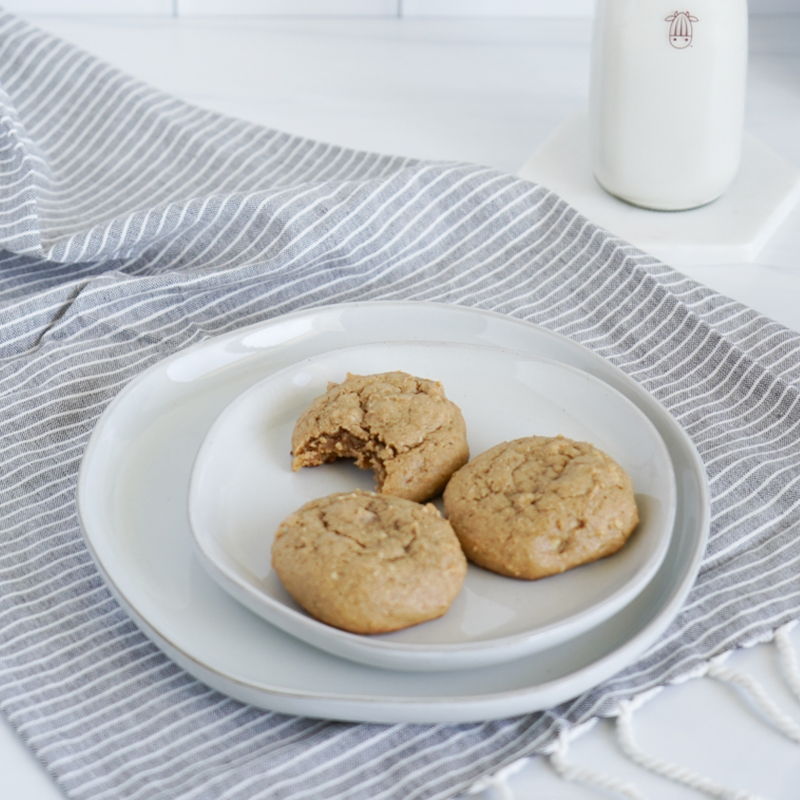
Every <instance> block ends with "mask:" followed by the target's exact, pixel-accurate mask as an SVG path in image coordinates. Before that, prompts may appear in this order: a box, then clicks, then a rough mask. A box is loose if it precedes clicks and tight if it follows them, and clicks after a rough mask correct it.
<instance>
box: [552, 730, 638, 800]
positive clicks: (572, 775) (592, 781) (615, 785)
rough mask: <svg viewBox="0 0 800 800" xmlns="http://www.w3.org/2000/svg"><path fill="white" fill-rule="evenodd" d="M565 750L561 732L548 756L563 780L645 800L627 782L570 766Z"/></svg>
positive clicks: (566, 745)
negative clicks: (555, 745)
mask: <svg viewBox="0 0 800 800" xmlns="http://www.w3.org/2000/svg"><path fill="white" fill-rule="evenodd" d="M567 750H568V744H567V738H566V736H564V734H563V732H562V735H561V736H559V738H558V745H557V747H556V749H555V750H554V751H553V753H551V754H550V763H551V765H552V766H553V769H554V770H555V771H556V772H557V773H558V774H559V775H560V776H561V777H562V778H564V780H567V781H575V782H577V783H585V784H587V785H588V786H594V787H596V788H599V789H605V790H607V791H610V792H616V793H617V794H619V795H622V796H623V797H627V798H629V800H647V798H646V797H645V795H644V794H642V792H640V791H639V789H637V788H636V786H634V785H633V784H632V783H629V782H628V781H624V780H621V779H620V778H615V777H613V776H611V775H605V774H603V773H602V772H595V771H594V770H590V769H586V768H585V767H578V766H575V765H574V764H570V763H569V762H568V761H567Z"/></svg>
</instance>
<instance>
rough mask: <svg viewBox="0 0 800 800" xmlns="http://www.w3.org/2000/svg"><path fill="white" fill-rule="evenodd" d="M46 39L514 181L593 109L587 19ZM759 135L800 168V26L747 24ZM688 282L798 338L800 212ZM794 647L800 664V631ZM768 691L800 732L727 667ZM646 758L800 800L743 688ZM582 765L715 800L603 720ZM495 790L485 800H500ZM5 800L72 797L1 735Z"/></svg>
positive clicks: (644, 726)
mask: <svg viewBox="0 0 800 800" xmlns="http://www.w3.org/2000/svg"><path fill="white" fill-rule="evenodd" d="M32 21H34V22H35V23H36V24H38V25H40V26H41V27H43V28H45V29H46V30H49V31H51V32H53V33H55V34H57V35H59V36H61V37H63V38H65V39H67V40H69V41H72V42H74V43H75V44H77V45H79V46H81V47H83V48H85V49H86V50H88V51H90V52H93V53H95V54H97V55H99V56H101V57H102V58H104V59H106V60H107V61H109V62H111V63H113V64H116V65H117V66H119V67H120V68H122V69H123V70H125V71H127V72H129V73H131V74H133V75H135V76H137V77H139V78H142V79H143V80H145V81H148V82H149V83H151V84H153V85H155V86H157V87H159V88H161V89H164V90H165V91H167V92H170V93H172V94H174V95H177V96H179V97H182V98H183V99H185V100H187V101H189V102H192V103H195V104H199V105H202V106H205V107H208V108H213V109H216V110H218V111H221V112H223V113H226V114H231V115H235V116H239V117H243V118H246V119H250V120H253V121H256V122H260V123H264V124H266V125H270V126H273V127H277V128H280V129H283V130H287V131H291V132H293V133H299V134H303V135H306V136H310V137H314V138H316V139H322V140H326V141H331V142H334V143H337V144H342V145H347V146H351V147H357V148H363V149H367V150H373V151H381V152H389V153H397V154H403V155H410V156H419V157H423V158H434V159H458V160H468V161H473V162H477V163H481V164H487V165H490V166H493V167H496V168H498V169H501V170H505V171H507V172H516V171H517V170H518V169H519V168H520V167H521V165H522V164H523V163H524V162H525V160H526V159H527V158H528V157H529V156H530V155H531V153H533V152H534V151H535V149H536V148H537V147H538V146H539V145H540V144H541V143H542V142H543V141H544V140H545V138H546V137H547V136H548V135H549V134H550V133H551V132H552V130H553V129H554V128H555V127H556V126H557V125H558V124H559V123H560V122H561V121H562V120H563V119H564V118H565V117H566V116H567V115H568V114H570V113H571V112H573V111H575V110H579V109H581V108H583V107H585V105H586V102H587V90H588V69H589V42H590V29H591V22H590V21H589V20H585V19H571V20H567V19H563V20H552V19H550V20H548V19H520V20H513V19H511V20H510V19H505V20H491V19H471V20H470V19H449V20H436V19H404V20H400V19H253V18H249V19H247V18H239V19H236V18H227V19H225V18H217V19H214V18H205V19H204V18H194V19H192V18H182V19H169V18H163V17H162V18H146V17H138V18H113V17H105V18H102V17H83V18H75V17H73V18H69V17H60V18H59V17H37V18H34V19H32ZM748 91H749V95H748V103H747V122H746V127H747V128H748V130H749V131H750V132H751V133H753V134H755V135H756V136H758V137H759V138H761V139H762V141H764V142H766V143H767V144H768V145H770V146H771V147H772V148H773V149H775V150H776V151H778V152H779V153H781V154H783V155H784V156H785V157H786V158H787V159H789V160H790V161H791V162H793V163H794V164H795V165H798V166H800V15H795V16H791V17H786V16H784V17H759V18H756V19H754V20H753V24H752V27H751V65H750V82H749V90H748ZM683 270H684V272H686V273H688V274H690V275H691V276H692V277H694V278H696V279H697V280H699V281H702V282H704V283H706V284H708V285H709V286H711V287H713V288H714V289H716V290H718V291H720V292H723V293H725V294H727V295H729V296H731V297H734V298H736V299H738V300H741V301H742V302H745V303H747V304H749V305H750V306H752V307H754V308H756V309H758V310H759V311H761V312H763V313H765V314H767V315H769V316H771V317H773V318H774V319H776V320H778V321H780V322H782V323H783V324H785V325H787V326H789V327H791V328H793V329H795V330H800V300H799V298H800V207H798V208H797V209H795V211H794V212H793V214H792V215H791V216H790V218H789V219H788V220H787V222H786V223H785V224H784V225H783V226H782V228H781V229H780V230H779V231H778V233H777V234H776V235H775V236H774V238H773V239H772V240H771V241H770V242H769V243H768V244H767V246H766V247H765V248H764V250H763V251H762V252H761V253H760V254H759V256H758V258H757V261H756V263H753V264H746V265H736V266H733V265H719V266H689V267H683ZM792 639H793V641H794V644H795V645H796V647H797V651H798V653H800V628H798V629H797V630H796V631H795V632H794V633H793V634H792ZM727 664H728V665H729V666H733V667H735V668H737V669H741V670H743V671H745V672H747V673H749V674H750V675H752V676H753V677H755V678H757V679H758V680H759V681H761V683H762V684H763V686H764V687H765V688H766V689H767V690H768V691H769V692H770V693H771V694H772V696H773V698H774V699H775V700H776V701H777V702H778V704H779V705H780V706H781V708H782V709H783V710H784V711H785V712H786V713H787V714H789V715H790V716H792V717H793V718H794V719H795V720H797V721H798V722H800V701H798V700H796V699H794V698H793V697H792V696H791V695H790V693H789V691H788V688H787V685H786V682H785V681H784V680H783V678H782V677H781V674H780V671H779V669H778V659H777V652H776V649H775V648H774V646H773V645H770V644H762V645H758V646H756V647H753V648H750V649H748V650H743V651H740V652H737V653H734V654H733V656H732V657H731V658H730V659H729V661H728V662H727ZM634 725H635V730H636V734H637V738H638V741H639V743H640V745H641V746H642V747H644V748H645V749H646V750H648V751H649V752H651V753H653V754H657V755H659V756H660V757H662V758H666V759H669V760H672V761H674V762H676V763H680V764H682V765H684V766H686V767H690V768H691V769H693V770H695V771H699V772H702V773H704V774H706V775H707V776H709V777H711V778H713V779H714V780H715V781H717V782H719V783H723V784H725V785H726V786H729V787H731V788H736V789H748V790H750V791H752V792H757V793H758V794H759V795H760V796H761V797H763V798H768V799H769V800H796V799H797V798H798V797H799V796H800V789H799V788H798V787H799V786H800V745H798V744H796V743H794V742H792V741H790V740H789V739H788V738H786V737H785V736H784V735H783V734H780V733H778V732H777V731H776V730H775V729H774V728H773V727H772V726H771V724H770V723H769V722H767V721H766V720H765V719H764V718H763V717H761V716H760V715H759V712H758V711H757V710H755V708H754V707H753V705H752V704H751V703H749V702H748V701H747V699H746V698H745V697H744V696H743V695H742V694H741V693H739V692H738V691H737V690H735V689H734V688H733V687H731V686H730V685H726V684H721V683H719V682H717V681H714V680H711V679H708V678H703V679H699V680H694V681H690V682H688V683H685V684H682V685H681V686H677V687H670V688H668V689H666V690H664V691H662V692H661V693H660V694H658V695H657V696H656V697H654V698H653V699H651V700H650V701H649V702H648V703H647V704H645V705H644V706H643V707H642V708H641V709H639V710H638V711H637V712H636V715H635V718H634ZM569 758H570V760H571V761H572V762H573V763H574V764H576V765H580V766H584V767H587V768H590V769H594V770H601V771H603V772H605V773H608V774H612V775H616V776H618V777H622V778H626V779H628V780H630V781H632V782H634V783H636V785H638V786H639V788H640V789H641V790H642V791H643V792H644V793H645V794H646V796H647V797H649V798H652V799H653V800H691V798H698V797H701V795H699V794H698V793H697V792H696V791H694V790H690V789H686V788H684V787H681V786H678V785H676V784H674V783H671V782H669V781H667V780H665V779H663V778H660V777H657V776H653V775H652V774H650V773H648V772H646V771H644V770H643V769H641V768H640V767H637V766H636V765H634V764H631V762H629V761H628V760H627V759H626V758H625V757H624V756H623V755H622V754H621V751H620V748H619V746H618V744H617V742H616V739H615V734H614V727H613V723H611V722H608V721H602V722H600V723H598V724H597V725H596V726H595V727H594V728H593V729H592V730H591V731H589V732H588V733H586V734H585V735H583V736H582V737H581V738H580V739H578V740H577V741H575V742H574V743H573V745H572V747H571V749H570V754H569ZM508 785H509V787H510V789H511V790H512V792H513V795H514V796H515V797H517V798H519V800H523V799H524V800H591V798H599V797H601V796H605V797H610V796H613V795H609V794H602V795H601V794H599V793H598V791H597V790H596V789H592V788H587V787H585V786H582V785H580V784H575V783H568V782H566V781H564V780H562V779H561V778H559V777H558V776H557V775H556V774H555V772H554V771H553V769H552V767H551V766H550V765H549V763H548V762H547V761H546V760H544V759H534V760H533V761H531V762H529V763H528V764H527V765H526V766H524V767H523V768H522V769H521V770H520V771H519V772H517V773H516V774H514V775H513V776H512V777H511V778H510V779H509V781H508ZM498 796H499V793H498V791H497V790H494V789H489V790H486V791H484V792H481V793H480V794H478V795H474V797H476V798H477V800H492V799H493V798H495V797H498ZM0 797H2V798H9V800H16V799H17V798H25V800H59V799H60V798H62V797H63V796H62V794H61V792H60V790H59V789H58V788H57V787H56V785H55V784H54V783H53V782H52V781H51V780H50V778H49V776H48V775H47V774H46V772H45V771H44V770H43V769H42V767H41V765H40V764H39V763H38V762H37V761H36V759H35V758H34V756H33V755H32V754H31V753H30V752H29V751H28V750H27V748H26V747H25V746H24V745H23V744H22V742H21V741H19V740H18V739H17V737H16V734H15V733H14V732H13V730H12V729H11V727H10V726H9V725H8V723H6V722H5V720H2V721H0Z"/></svg>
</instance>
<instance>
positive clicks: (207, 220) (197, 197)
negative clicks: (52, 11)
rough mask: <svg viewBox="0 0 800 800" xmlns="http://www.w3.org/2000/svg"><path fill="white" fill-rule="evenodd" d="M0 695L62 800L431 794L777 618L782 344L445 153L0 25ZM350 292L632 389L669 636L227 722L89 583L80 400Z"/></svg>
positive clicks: (797, 559)
mask: <svg viewBox="0 0 800 800" xmlns="http://www.w3.org/2000/svg"><path fill="white" fill-rule="evenodd" d="M0 87H1V89H2V112H3V113H2V122H1V123H0V129H1V130H0V237H1V240H0V247H2V257H1V259H0V393H2V404H0V452H2V480H1V481H0V516H1V518H2V539H1V540H0V703H1V704H2V710H3V712H4V713H5V715H6V716H7V717H8V719H9V720H10V721H11V723H12V724H13V725H14V726H15V727H16V729H17V730H18V731H19V733H20V735H21V736H22V737H23V738H24V739H25V741H27V743H28V744H29V746H30V747H31V748H32V749H33V751H34V752H35V753H36V754H37V756H38V758H39V759H40V760H41V761H42V763H44V764H45V765H46V767H47V769H48V770H49V771H50V772H51V773H52V774H53V776H54V777H55V778H56V780H57V781H58V783H59V784H60V786H61V787H62V788H63V790H64V792H65V793H66V794H67V795H68V796H70V797H74V798H87V800H88V799H89V798H97V799H98V800H99V798H115V800H119V799H120V798H131V799H133V798H136V799H137V800H145V799H148V800H153V799H154V798H159V799H163V800H167V799H168V800H176V799H177V798H212V797H213V798H230V799H231V800H239V799H241V798H297V799H298V800H299V798H306V799H307V798H326V800H331V799H332V798H349V800H354V799H355V798H370V799H371V800H376V799H377V798H384V799H385V800H389V799H390V798H391V799H393V800H412V798H445V797H451V796H453V795H454V794H456V793H457V792H459V791H461V790H463V789H464V788H466V787H468V786H469V785H470V784H471V783H472V782H473V781H474V780H475V779H477V778H479V777H480V776H482V775H485V774H487V773H489V772H492V771H495V770H496V769H498V768H499V767H500V766H502V765H504V764H507V763H509V762H511V761H513V760H515V759H517V758H519V757H520V756H523V755H526V754H532V753H536V752H541V751H542V749H543V748H545V747H546V746H547V745H548V744H549V743H552V741H553V737H554V735H555V732H556V731H557V729H558V728H559V726H563V725H566V726H569V725H575V724H577V723H580V722H583V721H585V720H588V719H590V718H591V717H593V716H595V715H604V714H609V713H611V712H613V711H614V709H615V707H616V705H617V703H618V701H619V700H620V699H622V698H628V697H630V696H632V695H635V694H637V693H640V692H642V691H645V690H648V689H651V688H653V687H656V686H659V685H663V684H665V683H667V682H670V681H675V680H679V679H681V678H684V677H686V676H688V675H690V674H692V673H693V672H695V671H696V670H697V669H698V667H699V666H701V665H702V664H703V663H705V662H706V661H707V660H708V659H709V658H711V657H713V656H715V655H717V654H720V653H722V652H724V651H726V650H729V649H731V648H733V647H736V646H738V645H742V644H744V643H748V642H752V641H755V640H757V639H760V638H766V637H769V636H770V635H771V633H772V632H773V631H774V629H775V628H776V627H777V626H779V625H781V624H783V623H786V622H788V621H790V620H793V619H796V618H798V617H800V544H798V533H800V526H799V525H798V523H799V522H800V403H798V399H799V397H798V388H799V385H798V381H799V380H800V337H799V336H798V335H797V334H795V333H792V332H790V331H788V330H786V329H784V328H782V327H781V326H780V325H778V324H776V323H774V322H772V321H770V320H769V319H765V318H764V317H761V316H759V315H758V314H756V313H755V312H753V311H752V310H749V309H747V308H745V307H744V306H742V305H740V304H738V303H735V302H733V301H731V300H729V299H727V298H725V297H721V296H719V295H717V294H715V293H714V292H712V291H710V290H709V289H706V288H704V287H702V286H699V285H698V284H696V283H694V282H692V281H690V280H688V279H687V278H685V277H684V276H682V275H680V274H679V273H677V272H675V271H673V270H672V269H670V268H668V267H666V266H664V265H663V264H660V263H658V262H656V261H655V260H654V259H653V258H651V257H649V256H647V255H645V254H643V253H640V252H638V251H636V250H635V249H633V248H632V247H630V246H629V245H627V244H625V243H624V242H622V241H620V240H618V239H616V238H615V237H613V236H612V235H610V234H608V233H607V232H605V231H603V230H601V229H599V228H597V227H595V226H594V225H593V224H592V223H591V222H589V221H588V220H586V219H584V218H583V217H581V216H580V215H579V214H578V213H577V212H576V211H575V210H573V209H572V208H570V207H569V206H568V205H566V204H565V203H564V202H563V201H561V200H560V199H559V198H558V197H557V196H555V195H553V194H552V193H550V192H548V191H546V190H545V189H543V188H541V187H538V186H535V185H533V184H530V183H527V182H525V181H522V180H518V179H515V178H513V177H511V176H508V175H504V174H501V173H498V172H496V171H493V170H490V169H485V168H481V167H477V166H473V165H468V164H455V163H422V162H418V161H412V160H409V159H403V158H392V157H388V156H378V155H372V154H367V153H360V152H355V151H352V150H346V149H342V148H339V147H333V146H330V145H325V144H322V143H319V142H314V141H308V140H305V139H301V138H298V137H295V136H291V135H288V134H285V133H280V132H278V131H274V130H267V129H264V128H261V127H259V126H256V125H252V124H249V123H245V122H241V121H238V120H234V119H228V118H225V117H222V116H220V115H218V114H214V113H211V112H209V111H204V110H202V109H199V108H193V107H191V106H188V105H186V104H184V103H182V102H180V101H178V100H175V99H173V98H171V97H168V96H165V95H163V94H161V93H159V92H157V91H154V90H153V89H150V88H149V87H147V86H144V85H142V84H141V83H139V82H137V81H135V80H133V79H131V78H129V77H127V76H125V75H123V74H120V73H119V72H117V71H115V70H114V69H112V68H110V67H108V66H106V65H105V64H102V63H99V62H98V61H97V60H96V59H95V58H93V57H91V56H89V55H87V54H85V53H83V52H80V51H79V50H77V49H75V48H73V47H71V46H69V45H67V44H65V43H63V42H60V41H58V40H56V39H54V38H53V37H51V36H49V35H46V34H44V33H42V32H40V31H38V30H36V29H35V28H33V27H30V26H29V25H27V24H25V23H23V22H21V21H19V20H17V19H15V18H14V17H11V16H8V15H3V16H2V17H0ZM355 299H377V300H380V299H386V300H398V299H406V300H416V301H420V302H424V301H439V302H449V303H459V304H463V305H469V306H475V307H480V308H484V309H491V310H493V311H499V312H503V313H505V314H509V315H512V316H514V317H519V318H522V319H526V320H531V321H533V322H536V323H539V324H541V325H544V326H546V327H548V328H550V329H552V330H555V331H558V332H560V333H562V334H564V335H566V336H568V337H571V338H572V339H574V340H576V341H578V342H581V343H583V344H585V345H586V346H588V347H590V348H591V349H593V350H594V351H595V352H597V353H599V354H601V355H602V356H604V357H605V358H607V359H609V360H610V361H611V362H613V363H614V364H616V365H618V366H619V367H621V368H622V369H623V370H625V371H626V372H627V373H628V374H629V375H631V376H633V377H634V378H635V379H636V380H637V381H639V382H640V383H641V384H642V385H643V386H644V387H645V388H646V389H648V390H649V391H650V392H652V393H653V394H654V395H655V396H656V397H657V398H658V399H659V400H660V401H661V402H662V403H663V404H664V405H665V406H666V407H667V408H668V409H669V410H670V411H671V413H672V414H673V415H674V416H675V417H676V418H677V419H678V420H679V421H680V423H681V424H682V425H683V427H684V428H685V430H686V431H687V432H688V433H689V434H690V436H691V437H692V438H693V439H694V441H695V443H696V444H697V446H698V448H699V450H700V452H701V455H702V457H703V459H704V461H705V464H706V467H707V470H708V475H709V478H710V484H711V490H712V494H713V509H712V511H713V529H712V536H711V541H710V545H709V548H708V553H707V555H706V558H705V562H704V565H703V568H702V572H701V574H700V577H699V580H698V582H697V585H696V587H695V588H694V590H693V592H692V594H691V596H690V598H689V600H688V602H687V604H686V606H685V608H684V609H683V610H682V612H681V613H680V615H679V617H678V618H677V619H676V620H675V622H674V624H673V625H672V626H671V627H670V629H669V630H668V631H667V633H666V634H665V635H664V636H663V637H662V639H661V640H660V641H659V642H658V644H657V645H656V646H655V647H653V648H652V649H651V650H650V651H649V652H648V653H647V654H646V655H645V656H644V657H643V658H642V659H641V660H640V661H639V662H638V663H636V664H634V665H633V666H631V667H630V668H629V669H627V670H626V671H625V672H624V673H622V674H620V675H618V676H616V677H615V678H614V679H613V680H610V681H608V682H607V683H606V684H604V685H602V686H600V687H598V688H596V689H595V690H593V691H591V692H589V693H588V694H586V695H585V696H583V697H580V698H577V699H576V700H574V701H573V702H570V703H566V704H564V705H563V706H562V707H560V708H558V709H554V710H552V711H551V712H549V713H544V714H533V715H529V716H524V717H520V718H516V719H508V720H503V721H495V722H490V723H485V724H469V725H466V724H465V725H435V726H426V725H396V726H380V725H357V724H344V723H334V722H321V721H319V720H307V719H296V718H291V717H287V716H284V715H279V714H274V713H267V712H264V711H261V710H258V709H254V708H250V707H247V706H244V705H242V704H241V703H238V702H235V701H233V700H231V699H229V698H226V697H224V696H221V695H220V694H218V693H216V692H214V691H212V690H210V689H209V688H207V687H206V686H203V685H202V684H200V683H198V682H197V681H196V680H194V679H193V678H192V677H190V676H188V675H187V674H185V673H184V672H182V671H181V669H179V668H178V667H177V666H176V665H175V664H173V663H172V662H171V661H170V660H169V659H168V658H166V656H164V655H163V654H162V653H161V652H160V651H159V650H158V649H157V648H156V647H155V646H154V645H153V644H151V643H150V642H149V641H148V640H147V639H146V638H145V637H144V636H143V635H142V634H141V633H140V632H139V631H138V630H137V628H136V627H135V625H134V624H133V623H132V622H131V621H130V619H129V618H128V617H127V616H126V614H125V613H124V612H123V611H122V610H121V609H120V608H119V606H118V605H117V604H116V603H115V601H114V600H113V599H112V597H111V596H110V594H109V592H108V590H107V589H106V587H105V586H104V584H103V581H102V580H101V579H100V577H99V576H98V573H97V571H96V569H95V567H94V566H93V563H92V560H91V558H90V556H89V553H88V551H87V549H86V546H85V544H84V542H83V540H82V537H81V533H80V531H79V528H78V522H77V519H76V513H75V481H76V474H77V470H78V465H79V463H80V459H81V454H82V452H83V449H84V447H85V445H86V442H87V439H88V437H89V434H90V433H91V430H92V427H93V425H94V423H95V421H96V420H97V418H98V416H99V415H100V414H101V412H102V411H103V409H104V408H105V407H106V405H107V404H108V403H109V401H110V400H111V399H112V398H113V397H114V395H115V394H116V393H117V392H119V390H120V389H121V388H122V387H123V386H124V385H125V384H126V383H127V382H128V381H130V380H131V379H132V378H133V377H134V376H135V375H137V374H138V373H140V372H141V371H142V370H144V369H145V368H147V367H149V366H151V365H152V364H154V363H156V362H157V361H158V360H159V359H162V358H163V357H165V356H167V355H169V354H170V353H173V352H175V351H176V350H179V349H180V348H184V347H186V346H187V345H189V344H192V343H194V342H198V341H200V340H203V339H205V338H207V337H210V336H213V335H215V334H219V333H222V332H225V331H229V330H231V329H234V328H237V327H239V326H243V325H247V324H249V323H253V322H257V321H259V320H265V319H268V318H272V317H275V316H277V315H279V314H284V313H286V312H288V311H292V310H296V309H300V308H306V307H311V306H315V305H321V304H328V303H332V302H339V301H351V300H355Z"/></svg>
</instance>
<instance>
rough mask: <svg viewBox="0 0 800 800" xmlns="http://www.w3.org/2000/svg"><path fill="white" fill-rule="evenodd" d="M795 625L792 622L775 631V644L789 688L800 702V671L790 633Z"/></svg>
mask: <svg viewBox="0 0 800 800" xmlns="http://www.w3.org/2000/svg"><path fill="white" fill-rule="evenodd" d="M794 626H795V623H794V622H790V623H789V624H788V625H784V626H783V627H782V628H778V630H777V631H775V644H776V645H777V647H778V653H779V655H780V659H781V668H782V670H783V676H784V678H786V682H787V683H788V684H789V688H790V689H791V690H792V692H793V693H794V696H795V697H796V698H797V699H798V701H800V670H798V668H797V658H796V657H795V654H794V648H793V647H792V640H791V639H790V638H789V631H790V630H791V629H792V628H794Z"/></svg>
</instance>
